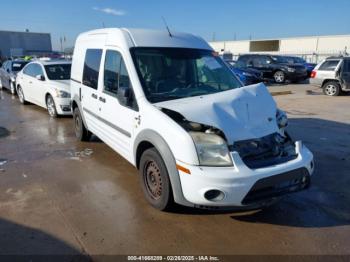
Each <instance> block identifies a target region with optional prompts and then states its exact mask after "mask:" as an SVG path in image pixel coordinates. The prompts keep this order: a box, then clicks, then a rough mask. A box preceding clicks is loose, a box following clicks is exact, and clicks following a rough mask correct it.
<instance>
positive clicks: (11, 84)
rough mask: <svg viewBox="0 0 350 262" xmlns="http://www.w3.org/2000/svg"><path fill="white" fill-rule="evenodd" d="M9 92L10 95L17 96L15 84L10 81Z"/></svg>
mask: <svg viewBox="0 0 350 262" xmlns="http://www.w3.org/2000/svg"><path fill="white" fill-rule="evenodd" d="M10 91H11V94H13V95H16V94H17V92H16V84H15V83H13V82H11V81H10Z"/></svg>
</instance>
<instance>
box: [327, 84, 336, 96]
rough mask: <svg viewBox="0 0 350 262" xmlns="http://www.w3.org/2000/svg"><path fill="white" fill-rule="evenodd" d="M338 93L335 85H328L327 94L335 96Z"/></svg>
mask: <svg viewBox="0 0 350 262" xmlns="http://www.w3.org/2000/svg"><path fill="white" fill-rule="evenodd" d="M336 92H337V88H336V87H335V86H334V85H327V86H326V94H327V95H330V96H333V95H335V93H336Z"/></svg>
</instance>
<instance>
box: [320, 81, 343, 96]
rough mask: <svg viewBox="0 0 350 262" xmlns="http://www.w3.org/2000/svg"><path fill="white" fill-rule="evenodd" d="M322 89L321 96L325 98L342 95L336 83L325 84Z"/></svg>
mask: <svg viewBox="0 0 350 262" xmlns="http://www.w3.org/2000/svg"><path fill="white" fill-rule="evenodd" d="M322 89H323V94H325V95H326V96H339V95H340V94H341V93H342V91H341V87H340V84H339V83H338V82H336V81H329V82H326V83H325V84H324V85H323V86H322Z"/></svg>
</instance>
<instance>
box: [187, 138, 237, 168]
mask: <svg viewBox="0 0 350 262" xmlns="http://www.w3.org/2000/svg"><path fill="white" fill-rule="evenodd" d="M189 133H190V135H191V137H192V139H193V141H194V144H195V146H196V150H197V154H198V159H199V164H200V165H202V166H232V165H233V164H232V159H231V156H230V152H229V150H228V147H227V144H226V142H225V140H224V139H222V138H221V137H220V136H218V135H216V134H207V133H202V132H189Z"/></svg>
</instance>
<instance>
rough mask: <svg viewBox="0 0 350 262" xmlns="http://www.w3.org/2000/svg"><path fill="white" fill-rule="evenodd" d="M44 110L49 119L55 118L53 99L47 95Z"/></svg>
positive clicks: (55, 111)
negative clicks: (45, 109)
mask: <svg viewBox="0 0 350 262" xmlns="http://www.w3.org/2000/svg"><path fill="white" fill-rule="evenodd" d="M46 108H47V112H48V113H49V115H50V116H51V117H54V118H56V117H57V110H56V104H55V100H53V97H52V96H51V95H48V96H47V97H46Z"/></svg>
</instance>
